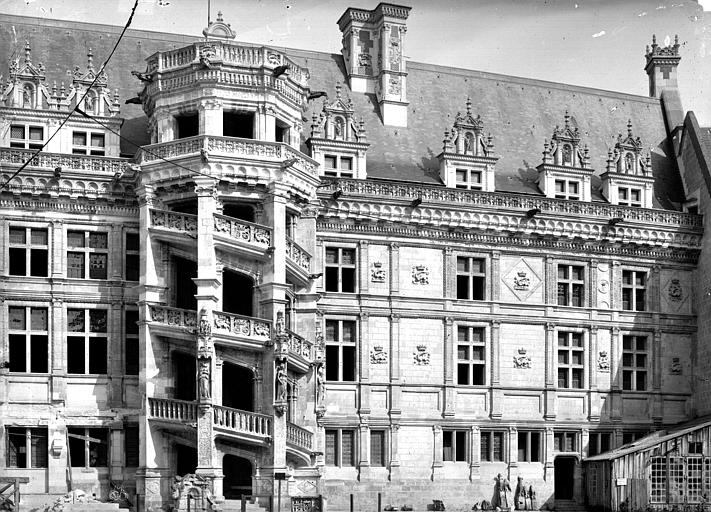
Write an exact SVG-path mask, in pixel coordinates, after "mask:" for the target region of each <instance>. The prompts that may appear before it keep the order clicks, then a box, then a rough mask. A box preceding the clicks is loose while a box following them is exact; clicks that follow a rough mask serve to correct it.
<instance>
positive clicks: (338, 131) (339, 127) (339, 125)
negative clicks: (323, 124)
mask: <svg viewBox="0 0 711 512" xmlns="http://www.w3.org/2000/svg"><path fill="white" fill-rule="evenodd" d="M343 132H344V127H343V119H341V118H340V117H337V118H336V121H335V122H334V123H333V133H334V137H335V138H336V139H342V138H343Z"/></svg>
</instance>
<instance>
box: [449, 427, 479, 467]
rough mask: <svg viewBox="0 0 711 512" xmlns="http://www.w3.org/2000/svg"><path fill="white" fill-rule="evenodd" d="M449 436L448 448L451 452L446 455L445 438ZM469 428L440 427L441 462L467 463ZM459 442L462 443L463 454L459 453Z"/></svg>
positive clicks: (469, 442) (469, 444) (469, 439)
mask: <svg viewBox="0 0 711 512" xmlns="http://www.w3.org/2000/svg"><path fill="white" fill-rule="evenodd" d="M447 437H449V438H450V446H449V449H450V450H451V453H450V454H449V457H448V456H447V446H446V439H447ZM471 442H472V440H471V430H468V429H462V428H443V429H442V462H454V463H456V462H466V463H469V462H470V461H469V459H470V457H469V452H470V451H471V450H470V446H471ZM460 443H464V448H463V454H461V457H460V453H459V446H460Z"/></svg>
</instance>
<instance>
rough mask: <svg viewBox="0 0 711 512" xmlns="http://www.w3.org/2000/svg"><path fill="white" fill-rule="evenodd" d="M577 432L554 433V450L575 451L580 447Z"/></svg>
mask: <svg viewBox="0 0 711 512" xmlns="http://www.w3.org/2000/svg"><path fill="white" fill-rule="evenodd" d="M577 439H578V438H577V433H576V432H556V433H554V434H553V450H554V451H556V452H575V451H577V449H578V442H577Z"/></svg>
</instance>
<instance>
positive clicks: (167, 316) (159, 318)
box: [148, 304, 197, 330]
mask: <svg viewBox="0 0 711 512" xmlns="http://www.w3.org/2000/svg"><path fill="white" fill-rule="evenodd" d="M148 314H149V315H150V317H151V319H150V321H151V322H156V323H159V324H163V325H167V326H171V327H182V328H185V329H188V330H194V329H195V328H196V326H197V313H196V312H195V311H192V310H190V309H179V308H171V307H168V306H161V305H156V304H150V305H149V306H148Z"/></svg>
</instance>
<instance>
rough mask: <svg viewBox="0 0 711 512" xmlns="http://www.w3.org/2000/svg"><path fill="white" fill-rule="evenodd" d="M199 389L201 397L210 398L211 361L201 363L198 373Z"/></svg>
mask: <svg viewBox="0 0 711 512" xmlns="http://www.w3.org/2000/svg"><path fill="white" fill-rule="evenodd" d="M198 391H199V393H200V398H205V399H207V398H210V362H209V361H202V362H201V363H200V373H199V374H198Z"/></svg>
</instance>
